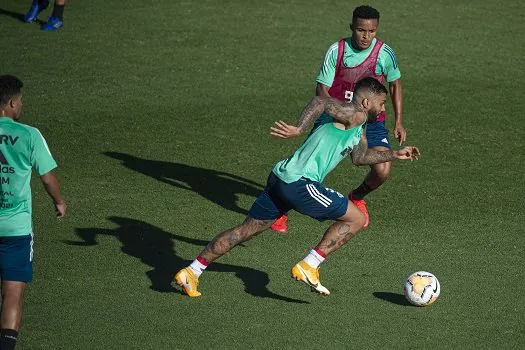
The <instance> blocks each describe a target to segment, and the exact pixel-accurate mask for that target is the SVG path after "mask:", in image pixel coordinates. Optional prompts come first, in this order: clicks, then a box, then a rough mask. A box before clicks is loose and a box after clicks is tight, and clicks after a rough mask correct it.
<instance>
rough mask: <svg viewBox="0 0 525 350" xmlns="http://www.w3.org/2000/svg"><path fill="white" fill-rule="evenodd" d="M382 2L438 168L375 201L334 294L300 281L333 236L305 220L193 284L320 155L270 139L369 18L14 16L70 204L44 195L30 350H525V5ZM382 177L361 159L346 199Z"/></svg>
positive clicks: (22, 58)
mask: <svg viewBox="0 0 525 350" xmlns="http://www.w3.org/2000/svg"><path fill="white" fill-rule="evenodd" d="M370 4H371V5H373V6H375V7H377V8H378V9H379V10H380V11H381V23H380V27H379V37H380V38H381V39H382V40H384V41H386V42H387V43H388V44H389V45H390V46H392V47H393V48H394V49H395V51H396V53H397V57H398V62H399V64H400V67H401V71H402V74H403V77H402V80H403V86H404V117H405V123H404V124H405V127H406V128H407V129H408V139H409V142H408V143H409V144H413V145H417V146H418V147H420V149H421V151H422V158H421V160H420V161H418V162H413V163H409V162H407V163H402V162H399V163H397V164H395V167H394V170H393V174H392V178H391V180H390V181H389V182H388V183H387V184H386V185H385V186H384V187H383V188H382V189H381V190H379V191H377V192H375V193H373V194H372V195H371V196H370V197H369V201H368V202H369V211H370V214H371V220H372V222H371V225H370V228H369V229H368V230H366V231H364V232H362V233H360V234H359V235H358V236H357V237H356V239H354V240H353V241H351V242H350V243H349V244H348V245H347V246H345V247H343V249H341V250H340V251H339V252H337V253H336V254H334V255H332V256H330V258H329V259H328V260H327V262H326V263H325V264H324V265H323V268H322V270H321V271H322V275H321V276H322V279H323V284H324V285H326V286H327V287H328V288H330V290H331V292H332V295H331V296H330V297H327V298H325V297H321V296H319V295H316V294H313V293H310V292H309V290H308V288H306V287H305V286H303V285H300V284H298V283H297V282H293V281H292V280H291V279H290V277H289V269H290V267H291V266H292V265H293V264H295V263H296V262H297V261H298V260H300V259H301V258H302V257H303V256H304V254H305V253H306V252H307V250H308V248H309V247H311V246H313V245H315V244H316V243H317V242H318V240H319V238H320V236H321V233H322V232H323V231H324V229H325V228H326V227H327V226H328V223H318V222H316V221H315V220H312V219H309V218H307V217H303V216H301V215H298V214H296V213H293V214H291V215H290V232H289V234H287V235H276V234H274V233H272V232H267V233H265V234H262V235H260V236H258V237H257V238H255V239H254V240H252V241H250V242H247V243H245V244H244V245H243V246H242V247H238V248H237V249H235V250H234V251H233V252H232V253H230V254H228V255H226V256H225V257H223V258H222V259H220V260H218V262H217V263H216V264H213V265H211V267H210V268H209V271H207V272H206V273H205V274H204V275H203V276H202V278H201V287H200V289H201V292H202V293H203V296H202V297H201V298H200V299H198V300H193V299H190V298H188V297H186V296H183V295H181V294H180V292H178V290H177V289H176V288H174V286H172V284H171V278H172V275H173V273H174V272H175V271H177V270H178V269H180V268H181V267H182V266H184V265H186V264H187V263H189V262H190V261H191V260H192V259H194V258H195V257H196V256H197V254H198V253H199V252H200V250H201V249H202V247H203V246H204V245H205V244H206V243H207V241H208V240H209V239H210V238H211V237H212V236H214V235H215V234H216V233H218V232H220V231H222V230H224V229H226V228H229V227H231V226H233V225H235V224H237V223H239V222H240V221H241V220H242V219H243V218H244V215H245V214H246V211H247V209H248V208H249V207H250V205H251V203H252V201H253V200H254V198H255V197H256V196H257V195H258V193H259V192H260V190H261V188H262V186H263V185H264V183H265V180H266V177H267V175H268V172H269V171H270V169H271V167H272V166H273V164H274V163H275V162H276V161H278V160H280V159H282V158H284V157H286V156H288V155H289V154H290V152H292V151H293V150H294V149H295V147H297V145H298V144H299V143H300V142H301V140H292V141H281V140H276V139H272V138H271V137H270V136H269V135H268V133H269V127H270V125H271V124H272V123H273V121H275V120H278V119H284V120H287V121H289V122H294V121H295V120H297V116H298V114H299V112H300V111H301V109H302V107H303V106H304V104H305V103H306V102H307V101H308V100H309V99H310V97H311V96H312V94H313V92H314V87H315V76H316V74H317V70H318V68H319V65H320V63H321V61H322V59H323V55H324V52H325V50H326V49H327V48H328V47H329V46H330V45H331V44H332V43H333V42H334V41H335V40H337V39H338V38H340V37H342V36H345V35H347V34H348V27H347V26H348V21H349V19H350V17H351V11H352V10H353V8H354V7H355V6H357V5H360V3H356V2H345V1H309V0H308V1H297V0H292V1H271V2H257V1H251V0H248V1H241V0H225V1H216V0H215V1H213V0H203V1H199V2H191V1H186V2H182V1H172V0H158V1H155V2H150V1H138V0H131V1H124V2H120V1H119V2H117V1H113V2H109V1H102V0H92V1H72V2H71V4H70V6H69V7H67V8H66V11H65V20H66V27H65V28H64V29H63V30H61V31H59V32H57V33H44V32H41V31H40V30H39V28H38V25H37V24H31V25H27V24H24V23H22V22H21V20H20V18H21V17H22V16H23V14H24V13H25V11H26V10H27V7H28V6H29V0H25V1H15V0H7V1H3V2H2V4H1V5H0V33H2V58H1V61H0V74H6V73H10V74H14V75H17V76H19V77H20V78H21V79H22V80H23V81H24V83H25V88H24V89H25V97H24V104H25V107H24V110H25V116H24V119H23V120H24V121H25V122H27V123H29V124H32V125H34V126H36V127H38V128H39V129H40V130H41V131H42V132H43V134H44V135H45V136H46V138H47V140H48V143H49V145H50V147H51V149H52V151H53V154H54V156H55V158H56V159H57V161H58V163H59V169H58V171H57V175H58V177H59V179H60V180H61V182H62V185H63V192H64V195H65V196H66V198H67V199H68V201H69V212H68V216H67V218H65V219H64V220H62V221H57V220H55V219H54V217H53V210H52V206H51V203H50V201H49V200H48V199H47V197H46V195H45V193H44V192H43V189H42V187H41V185H40V184H39V183H38V182H37V180H36V179H35V180H36V181H34V197H35V199H34V226H35V235H36V236H35V262H34V269H35V272H34V281H33V283H31V284H30V286H29V288H28V290H27V293H26V298H25V310H24V317H23V325H22V330H21V333H20V337H19V342H18V347H19V348H21V349H35V348H42V349H109V348H113V349H143V348H148V349H175V348H181V349H182V348H186V349H187V348H197V347H199V348H205V349H206V348H213V349H215V348H307V347H308V348H314V349H321V348H327V349H335V348H353V349H364V348H368V349H394V348H398V349H401V348H403V349H406V348H410V349H415V348H439V349H445V348H457V349H466V348H469V349H480V348H492V349H513V348H521V347H523V346H524V344H525V327H524V314H525V307H524V306H525V297H524V296H523V287H524V278H525V274H524V267H525V264H524V259H523V256H524V255H523V249H524V247H525V238H524V233H525V230H524V227H525V220H524V215H523V204H524V201H523V198H524V194H525V193H524V192H525V191H524V189H525V177H524V176H523V172H524V171H525V151H524V146H525V144H524V141H523V140H524V138H525V128H524V125H525V124H524V122H523V111H524V110H525V102H524V98H523V92H524V91H525V90H524V88H523V81H525V71H524V69H523V67H522V66H521V62H522V61H523V54H524V52H525V51H524V50H523V47H524V46H525V36H524V34H523V33H524V31H525V20H524V16H523V13H525V5H524V3H523V2H518V1H510V0H500V1H495V0H487V1H483V2H479V4H478V3H476V2H472V1H467V0H455V1H450V0H446V1H439V2H435V1H430V0H428V1H422V0H414V1H403V2H401V1H399V2H391V1H371V2H370ZM49 13H50V11H49V9H48V10H47V11H46V12H44V13H43V14H42V15H41V19H46V18H47V16H48V15H49ZM390 111H391V108H390ZM390 115H392V113H391V112H390ZM389 122H390V124H389V125H390V126H391V125H392V122H393V118H390V121H389ZM366 171H367V169H366V168H356V167H354V166H352V165H351V164H350V162H347V163H345V164H342V165H340V166H339V168H338V169H336V170H335V171H334V172H333V173H331V174H330V175H329V177H328V178H327V181H326V184H327V185H328V186H329V187H332V188H335V189H337V190H339V191H341V192H346V191H348V190H350V189H352V188H353V187H354V186H356V185H357V184H359V183H360V182H361V181H362V178H363V176H364V174H365V173H366ZM417 270H427V271H431V272H433V273H434V274H435V275H436V276H437V277H438V278H439V280H440V282H441V287H442V290H441V297H440V299H439V300H438V301H437V302H436V303H435V304H434V305H432V306H430V307H428V308H417V307H412V306H408V305H407V304H406V302H404V299H403V296H402V283H403V279H404V277H405V276H406V275H408V274H409V273H410V272H413V271H417Z"/></svg>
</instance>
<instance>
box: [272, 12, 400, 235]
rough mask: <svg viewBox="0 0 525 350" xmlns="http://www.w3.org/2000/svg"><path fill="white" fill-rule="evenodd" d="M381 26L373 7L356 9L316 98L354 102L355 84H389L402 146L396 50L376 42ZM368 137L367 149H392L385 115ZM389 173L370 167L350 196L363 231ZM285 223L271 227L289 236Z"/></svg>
mask: <svg viewBox="0 0 525 350" xmlns="http://www.w3.org/2000/svg"><path fill="white" fill-rule="evenodd" d="M378 24H379V12H378V11H377V10H376V9H374V8H372V7H370V6H359V7H357V8H355V10H354V12H353V16H352V23H351V24H350V29H351V30H352V36H351V37H349V38H345V39H341V40H339V41H337V42H336V43H334V44H333V45H332V46H330V48H329V49H328V51H327V53H326V55H325V59H324V62H323V64H322V65H321V70H320V72H319V75H318V76H317V87H316V94H317V95H318V96H331V97H333V98H336V99H338V100H340V101H347V102H348V101H351V100H352V94H353V91H354V87H355V84H356V83H357V82H358V81H359V80H360V79H363V78H366V77H374V78H376V79H377V80H379V81H380V82H381V83H383V84H385V82H388V86H389V90H390V95H391V99H392V104H393V107H394V119H395V122H394V136H395V137H396V138H397V139H398V141H399V144H400V145H401V144H402V143H403V142H405V140H406V131H405V128H404V127H403V117H402V89H401V80H400V78H401V72H400V71H399V67H398V65H397V59H396V55H395V53H394V50H392V48H390V47H389V46H388V45H386V44H384V43H383V42H381V41H379V40H378V39H376V34H377V26H378ZM366 137H367V140H368V147H370V148H372V149H375V150H377V151H386V150H389V149H390V148H391V146H390V142H389V138H388V130H387V129H386V127H385V113H384V112H382V113H381V114H379V115H378V116H377V118H376V120H375V121H372V122H370V123H368V125H367V127H366ZM390 169H391V163H390V162H385V163H379V164H374V165H372V166H370V172H369V173H368V174H367V176H366V177H365V179H364V181H363V182H362V183H361V185H360V186H358V187H357V188H356V189H354V190H353V191H352V192H350V193H349V198H350V199H351V200H352V202H353V203H354V204H355V205H356V206H357V207H358V208H359V209H360V210H361V211H362V212H363V214H364V215H365V217H366V222H365V226H364V227H367V226H368V224H369V216H368V211H367V209H366V201H365V199H364V197H365V196H366V195H367V194H368V193H370V192H372V191H373V190H375V189H377V188H378V187H379V186H381V185H382V184H383V183H385V181H386V180H387V179H388V177H389V176H390ZM286 220H287V218H286V216H285V215H283V217H281V218H279V219H278V220H277V221H276V222H275V223H274V225H272V229H273V230H274V231H277V232H286V231H287V229H288V228H287V226H286Z"/></svg>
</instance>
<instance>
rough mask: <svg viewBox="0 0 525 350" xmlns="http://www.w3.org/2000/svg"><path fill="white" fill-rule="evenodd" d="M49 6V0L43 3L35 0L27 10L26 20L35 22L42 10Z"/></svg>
mask: <svg viewBox="0 0 525 350" xmlns="http://www.w3.org/2000/svg"><path fill="white" fill-rule="evenodd" d="M48 6H49V1H45V2H43V3H42V4H39V3H38V1H33V3H32V4H31V7H30V8H29V11H27V13H26V15H25V16H24V22H26V23H31V22H34V21H35V19H37V17H38V14H39V13H40V12H42V11H44V10H45V9H46V8H47V7H48Z"/></svg>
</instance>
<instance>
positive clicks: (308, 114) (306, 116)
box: [297, 96, 324, 132]
mask: <svg viewBox="0 0 525 350" xmlns="http://www.w3.org/2000/svg"><path fill="white" fill-rule="evenodd" d="M323 111H324V103H323V100H322V99H321V98H320V97H318V96H314V98H312V100H311V101H310V103H308V104H307V105H306V107H304V109H303V111H302V113H301V117H300V118H299V123H298V125H297V127H298V128H299V129H300V130H301V132H305V131H306V129H308V127H309V126H310V125H312V123H313V122H314V120H316V119H317V118H319V116H320V115H321V114H322V113H323Z"/></svg>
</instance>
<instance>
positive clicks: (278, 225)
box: [272, 214, 288, 233]
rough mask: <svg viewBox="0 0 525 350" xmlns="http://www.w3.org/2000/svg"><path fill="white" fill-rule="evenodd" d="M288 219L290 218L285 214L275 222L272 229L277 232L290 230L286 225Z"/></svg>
mask: <svg viewBox="0 0 525 350" xmlns="http://www.w3.org/2000/svg"><path fill="white" fill-rule="evenodd" d="M287 220H288V217H287V216H286V215H285V214H284V215H283V216H281V217H280V218H279V219H277V220H276V221H275V222H274V223H273V225H272V230H274V231H275V232H280V233H286V232H288V226H286V221H287Z"/></svg>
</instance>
